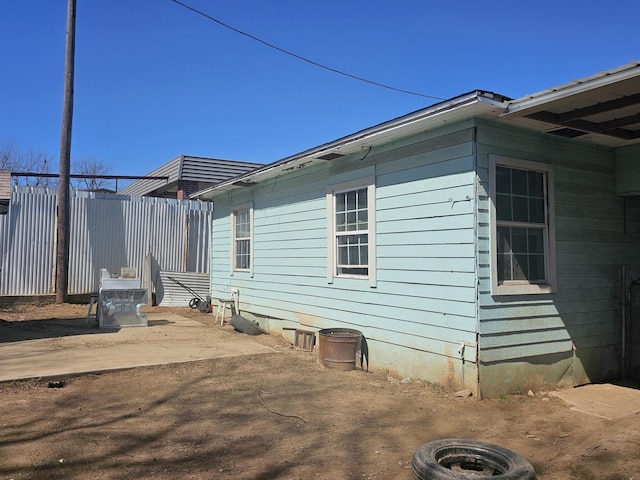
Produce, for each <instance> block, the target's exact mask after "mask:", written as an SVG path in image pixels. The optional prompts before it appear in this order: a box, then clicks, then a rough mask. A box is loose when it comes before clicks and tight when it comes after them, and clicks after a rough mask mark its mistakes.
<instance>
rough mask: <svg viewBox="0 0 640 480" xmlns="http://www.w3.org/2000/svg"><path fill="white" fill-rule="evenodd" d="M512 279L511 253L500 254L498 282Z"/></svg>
mask: <svg viewBox="0 0 640 480" xmlns="http://www.w3.org/2000/svg"><path fill="white" fill-rule="evenodd" d="M505 280H511V255H508V254H507V255H498V282H504V281H505Z"/></svg>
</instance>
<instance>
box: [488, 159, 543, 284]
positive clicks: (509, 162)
mask: <svg viewBox="0 0 640 480" xmlns="http://www.w3.org/2000/svg"><path fill="white" fill-rule="evenodd" d="M498 165H500V166H504V167H506V168H514V169H521V170H530V171H535V172H541V173H543V174H544V176H545V184H546V185H545V220H546V226H545V227H544V228H543V229H542V230H543V248H544V267H545V281H544V282H542V283H534V282H529V281H527V280H518V281H515V280H510V281H504V282H502V283H498V226H499V225H504V224H509V222H498V220H497V215H496V167H497V166H498ZM489 174H490V184H491V283H492V285H491V287H492V288H491V293H492V294H493V295H528V294H545V293H553V292H555V291H556V252H555V243H556V242H555V207H554V178H553V166H552V165H549V164H546V163H538V162H531V161H527V160H519V159H515V158H509V157H503V156H499V155H490V156H489ZM520 226H523V227H526V226H527V224H526V223H522V224H520Z"/></svg>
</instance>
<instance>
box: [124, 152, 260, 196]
mask: <svg viewBox="0 0 640 480" xmlns="http://www.w3.org/2000/svg"><path fill="white" fill-rule="evenodd" d="M261 166H262V164H261V163H253V162H243V161H238V160H224V159H220V158H211V157H196V156H191V155H180V156H178V157H176V158H174V159H173V160H171V161H169V162H167V163H165V164H164V165H162V166H160V167H158V168H156V169H155V170H153V171H152V172H149V173H148V175H149V176H168V177H169V180H168V181H167V182H165V181H163V180H144V179H143V180H137V181H136V182H134V183H132V184H131V185H129V186H127V187H126V188H123V189H122V190H121V191H120V193H121V194H123V195H149V194H151V193H153V192H158V193H161V192H163V191H173V190H175V189H176V188H177V183H178V181H179V180H187V181H193V182H198V183H199V184H204V185H203V188H204V186H208V185H215V184H217V183H220V182H223V181H225V180H228V179H229V178H233V177H236V176H238V175H242V174H244V173H246V172H249V171H251V170H255V169H256V168H258V167H261Z"/></svg>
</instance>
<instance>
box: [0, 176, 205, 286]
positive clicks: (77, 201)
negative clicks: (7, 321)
mask: <svg viewBox="0 0 640 480" xmlns="http://www.w3.org/2000/svg"><path fill="white" fill-rule="evenodd" d="M56 203H57V191H56V190H52V189H35V188H25V187H13V189H12V193H11V203H10V207H9V208H10V209H9V214H8V215H2V216H0V241H1V242H2V244H1V245H0V253H1V254H2V258H1V260H2V263H1V265H0V295H41V294H50V293H54V292H55V288H54V279H55V232H56ZM70 210H71V212H70V243H71V245H70V250H69V293H70V294H80V293H89V292H94V291H96V290H97V289H98V283H99V274H100V269H101V268H106V269H107V270H109V271H110V272H112V273H118V272H119V271H120V268H121V267H135V268H136V269H137V271H138V275H139V276H141V275H142V268H143V263H144V258H145V256H146V255H147V254H149V253H150V254H151V255H152V256H153V258H154V267H155V268H156V269H158V270H160V269H162V270H170V271H175V272H197V273H207V272H208V271H209V228H210V225H211V212H212V211H213V205H212V204H211V203H206V202H197V201H188V200H174V199H165V198H149V197H130V196H126V195H116V194H109V193H98V192H80V191H74V192H72V193H71V197H70Z"/></svg>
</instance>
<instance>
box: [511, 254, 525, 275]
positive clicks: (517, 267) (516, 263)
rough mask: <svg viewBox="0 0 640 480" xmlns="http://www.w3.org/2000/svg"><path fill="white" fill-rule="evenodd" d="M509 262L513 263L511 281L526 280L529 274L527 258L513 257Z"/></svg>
mask: <svg viewBox="0 0 640 480" xmlns="http://www.w3.org/2000/svg"><path fill="white" fill-rule="evenodd" d="M511 261H512V262H513V272H512V275H513V277H512V278H511V280H527V279H528V278H527V276H528V274H529V268H528V256H527V255H522V254H521V255H513V256H512V257H511Z"/></svg>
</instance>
